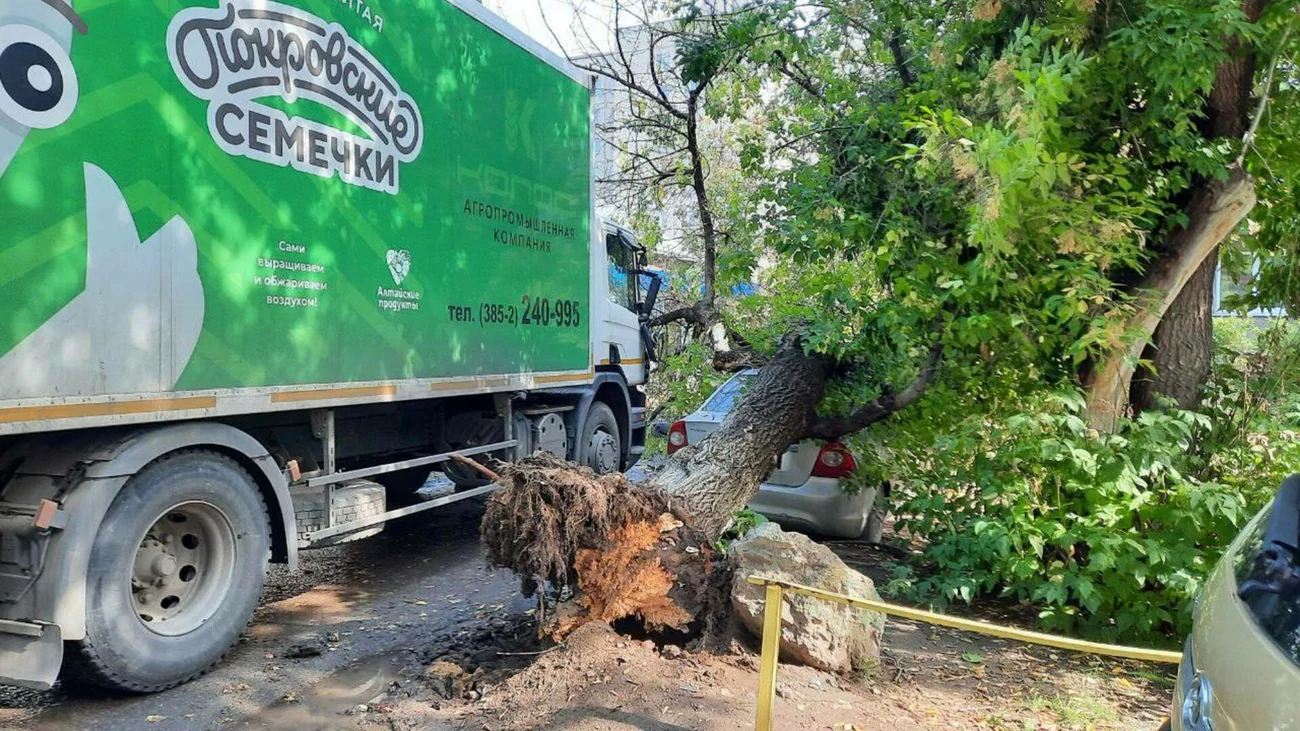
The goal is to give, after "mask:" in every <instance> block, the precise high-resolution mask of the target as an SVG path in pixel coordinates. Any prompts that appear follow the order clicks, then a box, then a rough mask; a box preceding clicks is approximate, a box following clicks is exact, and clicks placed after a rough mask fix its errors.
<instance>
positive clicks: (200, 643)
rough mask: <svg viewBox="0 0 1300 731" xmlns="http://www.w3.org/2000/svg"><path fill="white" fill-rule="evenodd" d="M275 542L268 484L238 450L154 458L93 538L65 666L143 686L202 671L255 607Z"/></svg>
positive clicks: (80, 674)
mask: <svg viewBox="0 0 1300 731" xmlns="http://www.w3.org/2000/svg"><path fill="white" fill-rule="evenodd" d="M270 545H271V534H270V525H269V523H268V518H267V511H266V505H265V503H264V502H263V500H262V496H261V493H260V492H259V491H258V488H257V485H256V483H254V482H253V478H252V477H251V476H250V475H249V474H248V472H247V471H245V470H244V469H243V468H242V467H241V466H240V465H239V464H238V463H236V462H235V461H234V460H232V459H230V458H229V457H226V456H225V455H222V454H217V453H215V452H210V451H206V450H185V451H181V452H176V453H173V454H170V455H167V456H165V457H162V458H161V459H158V460H157V461H155V462H153V463H152V464H150V465H148V466H146V467H145V468H144V469H143V470H141V471H140V472H139V473H137V474H136V475H135V476H134V477H132V478H131V479H130V480H129V481H128V482H127V483H126V485H125V486H124V487H123V488H122V491H121V492H120V493H118V495H117V497H116V498H114V500H113V503H112V505H111V506H110V507H109V509H108V513H107V514H106V515H105V516H104V522H103V523H102V525H101V526H100V532H99V535H97V536H96V537H95V541H94V543H93V544H92V547H91V554H90V568H89V572H88V576H87V586H86V636H85V638H84V639H82V640H78V641H75V642H71V643H69V644H70V648H69V649H70V650H72V651H71V652H69V653H68V663H67V665H66V666H65V667H66V669H67V670H68V673H69V675H70V676H71V677H73V678H75V679H80V680H83V681H86V682H90V683H92V684H95V685H99V686H103V687H106V688H110V689H113V690H124V691H131V692H137V693H152V692H157V691H161V690H166V689H167V688H171V687H173V686H176V685H179V684H181V683H184V682H186V681H188V680H191V679H193V678H195V677H198V676H199V675H202V674H203V673H204V672H206V671H207V670H208V669H210V668H211V667H212V666H214V665H215V664H217V662H219V661H220V660H221V658H222V657H223V656H224V655H225V654H226V652H227V651H228V650H229V649H230V647H231V646H233V645H234V644H235V642H236V641H237V640H238V639H239V634H240V632H242V631H243V629H244V627H245V625H247V624H248V620H249V618H251V617H252V615H253V610H254V609H255V608H256V606H257V601H258V599H259V598H260V597H261V594H262V583H263V581H264V580H265V577H266V563H267V559H268V556H269V553H270Z"/></svg>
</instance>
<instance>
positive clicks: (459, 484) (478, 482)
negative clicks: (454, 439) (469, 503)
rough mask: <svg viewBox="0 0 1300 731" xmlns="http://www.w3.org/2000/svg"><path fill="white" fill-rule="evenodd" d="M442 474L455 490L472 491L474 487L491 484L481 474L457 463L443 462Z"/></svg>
mask: <svg viewBox="0 0 1300 731" xmlns="http://www.w3.org/2000/svg"><path fill="white" fill-rule="evenodd" d="M479 459H482V458H481V457H480V458H479ZM442 474H444V475H446V476H447V479H448V480H451V481H452V483H453V484H454V485H456V489H457V490H473V489H474V488H476V487H483V486H484V485H490V484H492V481H491V480H489V479H488V478H486V477H484V476H483V473H481V472H479V471H478V470H475V469H474V468H473V467H469V466H466V465H463V464H461V463H459V462H443V463H442Z"/></svg>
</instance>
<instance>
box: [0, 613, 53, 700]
mask: <svg viewBox="0 0 1300 731" xmlns="http://www.w3.org/2000/svg"><path fill="white" fill-rule="evenodd" d="M25 627H31V628H32V631H33V634H32V636H28V635H26V634H21V635H20V634H9V633H8V632H4V631H0V683H8V684H10V685H20V686H22V687H24V688H34V689H36V690H49V689H50V687H51V686H53V685H54V681H55V680H57V679H58V677H59V667H60V666H61V665H62V664H63V633H62V632H60V631H59V628H58V627H57V626H56V625H52V624H50V625H43V626H42V625H25Z"/></svg>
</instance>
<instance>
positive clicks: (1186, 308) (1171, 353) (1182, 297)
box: [1130, 250, 1219, 413]
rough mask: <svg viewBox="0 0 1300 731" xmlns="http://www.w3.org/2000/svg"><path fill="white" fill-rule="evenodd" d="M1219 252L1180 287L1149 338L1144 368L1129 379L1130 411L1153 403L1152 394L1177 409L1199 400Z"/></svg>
mask: <svg viewBox="0 0 1300 731" xmlns="http://www.w3.org/2000/svg"><path fill="white" fill-rule="evenodd" d="M1218 264H1219V255H1218V251H1217V250H1215V251H1212V252H1210V254H1209V255H1208V256H1206V257H1205V261H1204V262H1202V263H1201V267H1200V268H1199V269H1197V270H1196V273H1195V274H1193V275H1192V278H1191V279H1189V280H1188V281H1187V284H1186V286H1184V287H1183V291H1182V293H1180V294H1179V295H1178V298H1177V299H1175V300H1174V302H1173V304H1172V305H1171V306H1170V307H1169V310H1168V311H1167V312H1166V313H1165V316H1164V317H1163V318H1162V319H1161V320H1160V325H1159V326H1157V327H1156V330H1155V332H1154V333H1153V334H1152V336H1151V344H1150V345H1149V346H1147V348H1146V350H1145V351H1144V352H1143V354H1142V358H1143V360H1145V361H1148V362H1149V363H1150V364H1151V365H1150V367H1144V368H1142V370H1141V371H1140V372H1139V373H1138V374H1136V375H1135V376H1134V378H1133V390H1132V395H1131V396H1130V402H1131V404H1132V406H1133V411H1134V413H1140V412H1142V411H1145V410H1146V409H1149V408H1151V407H1152V406H1154V405H1155V402H1156V397H1157V396H1163V397H1165V398H1168V399H1170V400H1172V401H1173V402H1174V403H1175V404H1176V405H1177V406H1178V408H1180V409H1195V408H1196V407H1198V406H1200V403H1201V386H1202V385H1203V384H1204V383H1205V382H1206V381H1207V380H1208V379H1209V377H1210V366H1211V364H1212V361H1213V357H1214V274H1215V271H1216V270H1217V269H1218Z"/></svg>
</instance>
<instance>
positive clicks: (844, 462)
mask: <svg viewBox="0 0 1300 731" xmlns="http://www.w3.org/2000/svg"><path fill="white" fill-rule="evenodd" d="M857 468H858V461H857V460H856V459H854V458H853V453H852V452H850V451H849V448H848V447H846V446H844V445H843V444H840V443H839V442H831V443H830V444H827V445H826V446H824V447H822V451H821V453H820V454H818V455H817V464H816V465H815V466H814V467H813V471H812V473H813V477H830V478H833V479H839V478H841V477H845V476H847V475H849V474H852V473H853V471H854V470H856V469H857Z"/></svg>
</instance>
